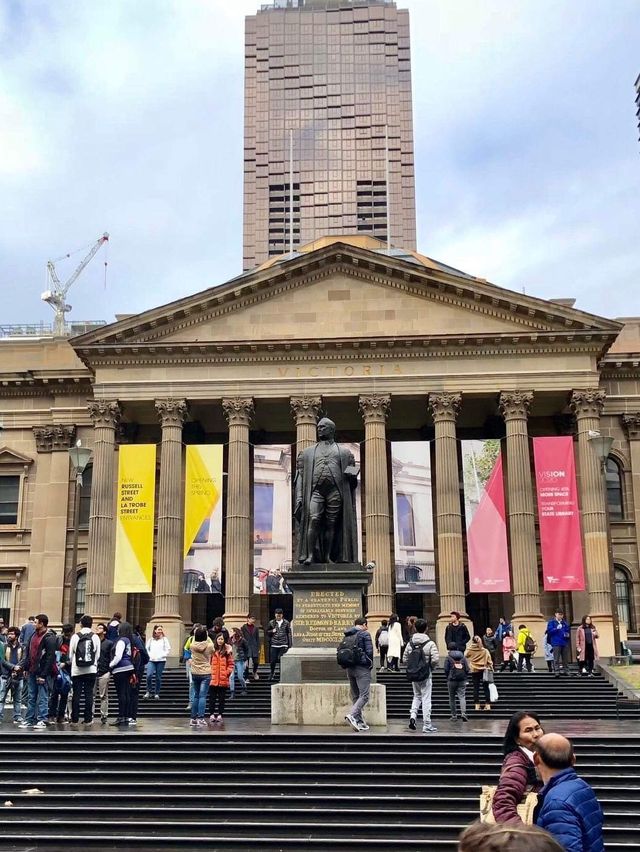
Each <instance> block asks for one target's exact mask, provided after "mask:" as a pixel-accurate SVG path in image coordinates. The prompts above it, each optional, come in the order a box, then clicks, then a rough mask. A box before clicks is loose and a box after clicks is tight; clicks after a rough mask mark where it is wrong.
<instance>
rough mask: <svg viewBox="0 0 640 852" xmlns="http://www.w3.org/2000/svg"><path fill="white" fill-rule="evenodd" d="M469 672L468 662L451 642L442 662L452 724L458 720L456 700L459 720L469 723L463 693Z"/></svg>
mask: <svg viewBox="0 0 640 852" xmlns="http://www.w3.org/2000/svg"><path fill="white" fill-rule="evenodd" d="M470 672H471V668H470V666H469V663H468V661H467V660H466V659H465V656H464V654H463V653H462V651H460V650H459V649H458V648H457V646H456V644H455V642H451V644H450V645H449V653H448V654H447V658H446V660H445V661H444V676H445V678H446V681H447V689H448V691H449V709H450V710H451V716H450V717H449V718H450V720H451V721H452V722H455V721H456V719H457V718H458V714H457V710H456V698H457V699H458V703H459V704H460V718H461V719H462V721H463V722H468V721H469V719H468V718H467V700H466V695H465V692H466V689H467V680H468V679H469V674H470Z"/></svg>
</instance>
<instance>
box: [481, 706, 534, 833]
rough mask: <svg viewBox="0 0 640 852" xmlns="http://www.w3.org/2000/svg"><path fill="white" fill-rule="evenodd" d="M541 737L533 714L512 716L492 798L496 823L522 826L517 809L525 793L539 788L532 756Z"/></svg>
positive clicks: (519, 713) (522, 713)
mask: <svg viewBox="0 0 640 852" xmlns="http://www.w3.org/2000/svg"><path fill="white" fill-rule="evenodd" d="M543 734H544V731H543V730H542V725H541V724H540V719H539V718H538V716H537V715H536V714H535V713H529V712H528V711H525V710H520V711H519V712H518V713H514V714H513V716H512V717H511V719H509V724H508V725H507V730H506V733H505V736H504V743H503V746H502V753H503V754H504V760H503V762H502V769H501V771H500V780H499V781H498V789H497V790H496V792H495V795H494V797H493V807H492V810H493V818H494V819H495V821H496V822H500V823H513V824H520V825H521V824H522V820H521V819H520V816H519V815H518V811H517V807H518V805H519V804H520V802H522V800H523V799H524V797H525V795H526V794H527V793H529V792H531V791H532V792H535V793H537V792H538V790H540V788H541V787H542V784H541V783H540V781H539V780H538V777H537V775H536V770H535V766H534V764H533V755H534V751H535V745H536V742H537V741H538V740H539V739H540V737H541V736H542V735H543Z"/></svg>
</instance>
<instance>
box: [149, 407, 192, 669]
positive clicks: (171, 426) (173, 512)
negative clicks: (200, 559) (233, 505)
mask: <svg viewBox="0 0 640 852" xmlns="http://www.w3.org/2000/svg"><path fill="white" fill-rule="evenodd" d="M156 411H157V413H158V416H159V418H160V423H161V425H162V443H161V449H160V484H159V489H158V536H157V542H156V582H155V600H154V612H153V616H152V617H151V621H150V623H149V626H148V627H147V636H150V635H151V631H152V629H153V625H154V624H160V623H161V624H162V626H163V628H164V631H165V634H166V636H167V639H168V640H169V642H170V644H171V659H172V660H175V659H178V658H179V657H180V651H181V643H182V641H183V633H184V624H183V622H182V617H181V615H180V593H181V591H182V567H183V566H182V561H183V553H182V544H183V524H184V520H183V498H182V426H183V423H184V421H185V417H186V416H187V402H186V400H184V399H160V400H157V401H156Z"/></svg>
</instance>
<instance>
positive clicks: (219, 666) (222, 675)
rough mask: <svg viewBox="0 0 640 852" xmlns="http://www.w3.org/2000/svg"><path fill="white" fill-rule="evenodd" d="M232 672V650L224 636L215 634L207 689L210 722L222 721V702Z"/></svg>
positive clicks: (223, 702)
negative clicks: (208, 687)
mask: <svg viewBox="0 0 640 852" xmlns="http://www.w3.org/2000/svg"><path fill="white" fill-rule="evenodd" d="M232 672H233V651H232V650H231V646H230V645H227V643H226V642H225V641H224V636H223V635H222V633H219V634H218V635H217V636H216V641H215V643H214V649H213V653H212V654H211V680H210V689H209V700H210V707H209V710H210V713H211V715H210V716H209V721H210V722H222V715H223V713H224V704H225V697H226V692H227V688H228V686H229V678H230V677H231V673H232Z"/></svg>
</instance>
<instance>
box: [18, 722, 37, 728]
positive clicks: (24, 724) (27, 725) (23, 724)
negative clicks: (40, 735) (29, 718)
mask: <svg viewBox="0 0 640 852" xmlns="http://www.w3.org/2000/svg"><path fill="white" fill-rule="evenodd" d="M18 727H19V728H33V727H34V726H33V723H32V722H20V723H19V725H18Z"/></svg>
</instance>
